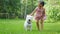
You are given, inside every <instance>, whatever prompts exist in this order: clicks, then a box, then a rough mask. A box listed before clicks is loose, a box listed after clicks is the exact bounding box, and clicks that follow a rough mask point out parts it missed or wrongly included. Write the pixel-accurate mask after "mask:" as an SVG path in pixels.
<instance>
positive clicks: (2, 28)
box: [0, 19, 60, 34]
mask: <svg viewBox="0 0 60 34" xmlns="http://www.w3.org/2000/svg"><path fill="white" fill-rule="evenodd" d="M32 26H33V30H32V31H25V30H24V20H23V19H0V34H60V23H44V29H43V31H41V32H40V31H38V30H37V28H36V23H35V22H33V23H32Z"/></svg>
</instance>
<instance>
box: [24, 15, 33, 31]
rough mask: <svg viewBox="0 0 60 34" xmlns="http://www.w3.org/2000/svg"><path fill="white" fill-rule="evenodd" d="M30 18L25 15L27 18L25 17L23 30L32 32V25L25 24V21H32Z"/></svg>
mask: <svg viewBox="0 0 60 34" xmlns="http://www.w3.org/2000/svg"><path fill="white" fill-rule="evenodd" d="M32 18H33V17H32V16H31V15H27V17H26V21H25V23H24V28H25V30H30V31H31V30H32V23H31V24H28V23H27V21H28V20H29V19H30V20H32Z"/></svg>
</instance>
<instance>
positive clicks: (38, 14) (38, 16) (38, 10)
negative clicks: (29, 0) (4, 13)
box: [30, 1, 45, 31]
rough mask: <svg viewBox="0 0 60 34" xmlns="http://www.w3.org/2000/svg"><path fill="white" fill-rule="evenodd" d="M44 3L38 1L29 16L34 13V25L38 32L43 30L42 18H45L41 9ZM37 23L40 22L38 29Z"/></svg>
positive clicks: (43, 10)
mask: <svg viewBox="0 0 60 34" xmlns="http://www.w3.org/2000/svg"><path fill="white" fill-rule="evenodd" d="M44 4H45V3H44V2H43V1H40V2H39V3H38V6H37V7H36V8H35V10H34V11H33V12H32V13H31V14H30V15H34V13H36V15H35V20H36V25H37V28H38V30H40V31H41V30H42V29H43V23H44V17H45V9H44V8H43V7H44ZM39 21H41V23H40V24H41V28H40V29H39V27H40V26H39Z"/></svg>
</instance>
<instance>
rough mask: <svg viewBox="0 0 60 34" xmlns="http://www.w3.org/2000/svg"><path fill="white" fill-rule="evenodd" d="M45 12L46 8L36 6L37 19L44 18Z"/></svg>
mask: <svg viewBox="0 0 60 34" xmlns="http://www.w3.org/2000/svg"><path fill="white" fill-rule="evenodd" d="M44 16H45V14H44V10H43V9H39V8H38V7H37V8H36V15H35V19H36V20H40V19H41V18H44Z"/></svg>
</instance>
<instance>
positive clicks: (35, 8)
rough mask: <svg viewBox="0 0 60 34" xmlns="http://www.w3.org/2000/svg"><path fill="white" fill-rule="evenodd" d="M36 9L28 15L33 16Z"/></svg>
mask: <svg viewBox="0 0 60 34" xmlns="http://www.w3.org/2000/svg"><path fill="white" fill-rule="evenodd" d="M36 9H37V7H36V8H35V9H34V11H33V12H32V13H31V14H30V15H34V13H35V12H36Z"/></svg>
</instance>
